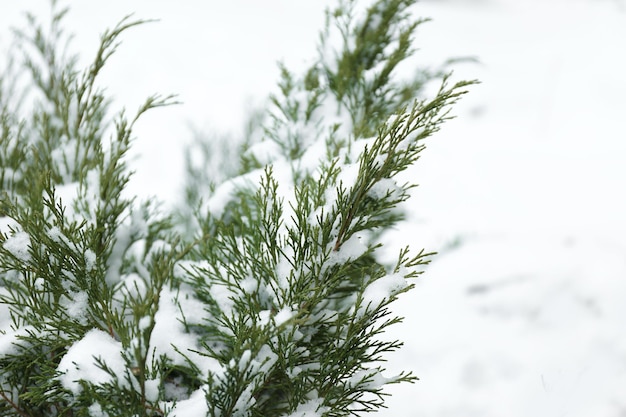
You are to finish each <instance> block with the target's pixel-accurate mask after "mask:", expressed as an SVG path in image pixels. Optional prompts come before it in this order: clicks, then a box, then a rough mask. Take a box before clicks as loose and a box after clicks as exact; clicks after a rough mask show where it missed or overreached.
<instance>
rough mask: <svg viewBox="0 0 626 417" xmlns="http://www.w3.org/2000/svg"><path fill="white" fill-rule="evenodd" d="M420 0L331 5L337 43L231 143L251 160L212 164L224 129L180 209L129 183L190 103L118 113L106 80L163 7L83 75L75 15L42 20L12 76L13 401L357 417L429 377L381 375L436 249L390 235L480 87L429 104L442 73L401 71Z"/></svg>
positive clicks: (2, 265) (5, 231)
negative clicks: (138, 142)
mask: <svg viewBox="0 0 626 417" xmlns="http://www.w3.org/2000/svg"><path fill="white" fill-rule="evenodd" d="M53 4H54V2H53ZM412 4H413V2H412V1H406V0H405V1H399V0H379V1H375V2H373V4H372V5H371V6H370V7H369V8H367V9H365V10H361V9H360V8H359V7H360V5H359V4H357V2H355V1H341V2H340V3H339V5H338V7H337V8H336V9H334V10H329V11H328V13H327V23H326V26H325V28H324V30H323V31H322V34H321V38H320V46H319V50H318V56H317V58H316V59H315V60H314V62H313V63H312V65H311V66H310V67H309V69H308V70H306V71H304V73H303V74H294V73H292V72H291V71H289V70H288V68H287V67H286V66H285V65H282V66H281V80H280V82H279V84H278V88H279V92H278V93H277V94H275V95H273V96H271V99H270V106H269V108H268V109H267V110H266V111H264V112H261V113H259V114H258V115H257V116H255V117H254V118H253V119H252V121H251V123H250V127H249V129H248V130H247V131H246V134H245V135H244V136H245V137H244V139H243V140H242V142H241V146H240V147H239V148H237V149H235V148H233V149H232V150H231V152H232V154H239V155H241V159H240V162H239V164H238V165H237V166H235V167H234V168H228V169H227V168H221V169H220V171H219V172H217V173H208V171H207V170H202V168H201V167H202V165H203V164H202V161H203V160H205V161H206V160H209V159H211V158H213V155H212V154H211V151H212V149H211V146H210V145H209V144H208V142H206V141H205V142H203V141H199V142H198V145H197V146H198V147H199V149H201V150H202V152H200V154H199V155H200V163H198V161H192V159H191V154H190V153H189V154H188V164H187V170H188V173H189V180H188V182H187V186H186V192H185V200H184V204H183V205H182V206H181V208H180V209H179V210H177V211H176V212H173V213H162V212H161V211H160V210H159V209H158V207H157V206H155V205H154V204H152V203H142V202H138V201H136V200H134V199H129V198H125V197H123V194H122V192H123V190H124V188H125V186H126V184H127V183H128V181H129V178H130V171H129V168H128V166H127V163H126V161H125V155H126V154H127V152H128V149H129V147H130V146H131V142H132V129H133V125H134V123H135V122H136V121H137V119H138V118H139V117H140V116H141V115H142V114H143V113H145V112H146V111H148V110H150V109H153V108H155V107H161V106H166V105H168V104H171V103H172V98H171V97H165V98H161V97H159V96H154V97H151V98H149V99H148V100H147V101H146V103H145V104H144V105H143V106H142V107H141V108H140V109H139V110H138V111H137V113H136V115H135V116H133V117H132V118H130V119H128V118H127V117H126V116H125V113H124V111H122V112H119V113H118V115H117V116H115V117H113V118H112V119H111V118H110V116H109V114H110V111H109V100H108V99H107V97H106V95H105V94H104V91H103V90H102V89H100V88H99V87H98V86H97V82H96V81H97V77H98V74H99V73H100V72H101V70H102V68H103V66H104V65H105V64H106V63H107V61H108V59H109V58H110V57H111V55H112V54H113V53H114V52H115V49H116V47H117V46H118V42H119V41H118V39H119V36H120V35H121V34H122V33H123V32H124V31H126V30H127V29H130V28H132V27H134V26H137V25H139V24H141V23H143V22H142V21H131V20H129V19H124V20H122V21H121V22H120V23H119V24H118V25H117V26H116V27H115V28H114V29H113V30H111V31H108V32H106V33H105V34H104V35H103V36H102V38H101V43H100V47H99V49H98V51H97V53H96V56H95V58H94V60H93V61H92V64H91V65H90V66H88V67H87V68H85V69H83V70H80V69H78V64H77V62H78V61H77V59H76V57H73V56H69V57H68V56H66V55H65V54H64V53H62V54H59V47H62V46H63V47H64V46H65V45H66V43H68V41H69V37H68V36H67V35H66V34H65V33H64V32H63V31H62V30H61V27H62V21H63V19H64V17H65V14H66V13H67V10H66V9H62V10H58V9H57V8H56V7H55V8H53V17H52V20H51V26H50V28H51V29H50V30H49V31H48V32H47V33H44V31H43V29H42V28H41V26H40V25H39V24H38V23H37V22H36V20H35V19H34V18H33V17H29V28H30V30H29V31H27V32H19V33H18V40H19V45H20V50H21V51H22V54H23V56H24V58H25V60H24V64H23V67H24V68H26V69H28V73H29V77H30V78H29V84H30V85H32V89H31V90H28V91H27V93H26V94H24V96H23V97H24V99H23V101H22V104H18V105H14V104H12V103H11V101H9V98H10V97H12V96H13V97H14V96H15V92H14V91H11V86H12V85H15V84H14V83H12V82H11V81H10V80H11V79H12V77H14V75H12V74H14V72H12V71H11V70H7V71H6V73H5V75H4V76H3V77H2V78H0V111H1V113H0V115H1V118H0V123H1V126H0V127H1V130H0V132H1V134H2V141H1V142H0V163H1V164H0V187H1V188H0V192H2V205H1V206H0V216H2V217H0V220H1V221H2V223H0V227H2V229H1V231H0V309H2V310H0V415H2V416H18V415H20V416H83V415H84V416H87V415H91V416H107V415H110V416H165V415H168V416H183V415H184V416H205V415H207V416H211V417H217V416H220V417H226V416H264V417H267V416H283V415H284V416H301V415H306V416H318V415H319V416H322V415H323V416H345V415H349V414H355V415H358V414H360V413H362V412H368V411H375V410H376V409H378V408H380V407H382V406H384V396H385V395H386V394H385V386H386V385H388V384H394V383H400V382H411V381H414V380H415V379H416V378H415V377H414V376H413V375H411V374H410V373H401V374H399V375H395V376H391V377H387V376H383V371H384V366H383V364H384V360H385V358H386V356H387V354H388V353H390V352H393V351H395V350H397V349H398V348H399V347H400V346H401V344H402V343H401V341H397V340H393V341H385V340H383V339H382V338H381V337H380V335H381V333H383V332H384V331H385V330H386V329H387V328H388V327H389V326H391V325H394V324H396V323H398V322H399V321H401V318H399V317H397V316H395V315H394V314H393V313H392V311H391V309H390V305H391V303H393V301H394V300H396V299H397V297H398V296H399V295H400V294H401V293H404V292H406V291H408V290H409V289H410V288H411V284H410V283H409V282H408V281H407V280H408V279H410V278H414V277H417V276H418V275H419V274H420V273H421V272H422V269H423V265H425V264H426V263H427V262H428V259H429V255H430V254H428V253H426V252H424V251H418V252H416V253H414V252H411V251H410V250H409V249H408V248H407V249H404V250H402V251H400V253H399V254H398V259H397V262H395V263H394V264H391V265H388V264H385V263H383V262H381V261H379V256H378V254H379V250H380V247H381V244H380V242H379V235H380V233H381V232H382V231H384V230H387V229H389V228H390V227H392V226H393V225H394V224H396V223H397V222H398V221H399V220H400V219H402V210H401V207H402V203H403V202H404V201H406V200H407V199H408V198H409V196H410V190H411V188H412V187H413V186H414V184H398V183H397V182H396V181H395V179H394V178H395V176H396V175H397V174H398V173H399V172H401V171H403V170H405V169H407V168H408V167H409V166H410V165H411V164H413V163H414V162H415V161H416V160H417V159H418V156H419V154H420V152H421V151H422V150H423V149H424V145H423V140H424V139H426V138H427V137H429V136H431V135H432V134H433V133H434V132H436V131H437V130H438V129H439V127H440V125H441V124H442V123H443V122H445V121H446V120H447V119H448V118H449V116H448V111H449V108H450V106H451V105H452V104H453V103H455V102H456V101H457V100H458V98H459V97H460V96H461V95H462V94H464V93H465V91H464V90H463V88H464V87H465V86H467V85H468V84H470V83H466V82H461V83H456V84H453V85H450V84H449V82H448V78H447V77H443V80H442V85H441V88H440V90H439V91H438V93H437V94H436V95H435V97H434V98H431V99H425V98H422V97H421V96H422V90H423V88H424V86H425V84H426V82H432V81H433V79H434V78H436V77H435V76H434V75H432V74H431V75H428V76H427V75H426V74H427V73H426V72H421V73H420V75H418V76H416V77H413V78H411V79H409V80H401V79H399V77H396V76H395V75H394V74H395V70H396V69H397V68H398V66H399V65H400V64H402V63H403V62H405V60H406V59H407V58H408V57H409V56H410V55H411V54H412V53H413V49H412V43H413V38H414V35H415V30H416V28H417V27H418V26H419V25H420V24H421V23H422V22H423V21H421V20H417V21H416V20H414V19H413V17H412V14H411V13H410V11H409V6H411V5H412ZM64 50H65V49H63V51H64ZM24 103H26V104H24ZM23 107H27V110H24V108H23ZM108 120H113V121H114V123H113V124H110V123H109V122H108ZM3 313H6V315H7V318H6V319H4V318H2V317H1V316H2V314H3ZM9 317H10V318H9Z"/></svg>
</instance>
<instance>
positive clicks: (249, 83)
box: [0, 0, 626, 417]
mask: <svg viewBox="0 0 626 417" xmlns="http://www.w3.org/2000/svg"><path fill="white" fill-rule="evenodd" d="M332 3H333V2H332V1H331V0H323V1H321V0H299V1H293V0H291V1H290V0H264V1H254V0H230V1H219V2H218V1H213V0H212V1H199V0H198V1H185V2H167V1H154V0H150V1H149V0H136V1H133V2H128V1H123V0H109V1H106V2H104V1H102V2H87V1H84V2H77V1H75V2H73V3H72V10H71V13H70V15H69V17H68V20H67V23H68V31H73V32H75V33H76V34H77V35H76V39H75V41H74V46H75V47H76V49H77V50H78V51H81V53H82V59H83V62H88V60H89V59H90V58H91V56H92V54H93V53H94V49H95V47H96V45H97V42H98V36H99V34H100V33H102V32H103V31H104V30H105V29H106V28H107V27H112V26H113V25H114V24H115V23H116V22H117V21H119V20H120V19H121V18H122V17H123V16H125V15H127V14H129V13H133V12H135V15H136V17H138V18H157V19H160V22H158V23H152V24H149V25H145V26H142V27H139V28H135V29H133V30H132V31H130V32H128V33H127V34H126V35H125V36H124V43H123V45H122V46H121V48H120V49H119V52H118V53H117V54H116V55H115V56H114V57H113V58H112V60H111V63H110V65H109V66H108V68H106V69H105V73H104V77H103V79H102V80H101V81H102V84H103V85H106V86H107V88H108V90H109V91H110V92H112V93H113V94H114V96H115V97H116V99H117V100H116V105H118V106H126V107H127V108H129V110H134V109H135V108H136V107H137V106H139V105H140V104H141V103H142V102H143V100H144V98H145V97H147V96H148V95H150V94H152V93H155V92H160V93H164V94H167V93H177V94H179V99H180V100H181V101H182V102H183V103H184V104H182V105H180V106H176V107H170V108H167V109H158V110H156V111H153V112H151V113H149V114H148V115H147V116H146V117H144V118H143V120H142V121H141V122H140V123H139V125H138V128H137V130H136V134H137V140H136V146H135V154H136V155H137V159H136V160H135V162H134V167H135V168H136V170H137V173H136V175H135V177H134V179H133V182H132V184H131V188H130V190H129V191H130V192H131V193H134V194H138V195H141V196H150V195H156V196H158V197H159V198H162V199H164V200H167V201H172V200H173V199H174V198H175V196H176V192H177V187H178V186H179V185H180V183H181V179H182V178H181V175H182V169H181V162H182V147H183V145H184V144H185V143H187V142H188V141H189V140H190V138H191V137H192V131H193V129H199V130H201V131H203V132H205V133H211V132H215V133H216V134H228V133H230V134H231V135H232V136H236V135H237V134H238V132H240V131H241V129H242V125H243V120H244V118H245V115H246V113H247V112H248V111H249V110H250V109H251V108H253V107H254V106H258V105H260V104H262V103H263V101H262V100H263V99H264V98H265V96H266V94H267V93H268V92H269V91H271V90H272V89H273V88H274V85H275V82H276V80H277V76H278V71H277V69H276V61H277V60H284V61H285V62H286V63H287V64H288V65H289V66H290V67H292V68H295V69H298V68H300V67H301V66H302V64H303V62H304V60H305V59H306V58H308V57H309V56H311V55H312V54H313V52H314V48H315V43H316V41H317V32H318V30H319V29H320V28H321V26H322V23H323V9H324V7H325V6H326V5H328V4H332ZM24 10H31V11H34V12H35V13H36V14H37V15H39V16H45V14H46V11H47V10H48V6H47V1H44V0H27V1H20V2H9V1H2V2H0V46H2V47H3V48H4V47H6V46H7V43H8V41H9V36H8V34H9V30H8V27H9V26H20V25H21V24H22V22H23V19H22V18H21V17H20V13H21V12H22V11H24ZM415 10H416V13H417V14H418V15H420V16H424V17H431V18H433V22H431V23H428V24H427V25H424V26H422V27H421V29H420V30H419V33H418V38H417V46H418V47H419V48H420V51H419V52H418V55H417V57H418V60H417V61H418V62H420V63H421V64H422V65H429V66H435V65H437V64H438V63H441V62H443V61H444V60H445V59H447V58H450V57H457V56H474V57H476V58H478V61H479V62H478V63H465V64H460V65H457V66H456V67H455V68H456V74H457V75H458V76H459V77H460V78H467V79H470V78H478V79H480V80H481V82H482V84H480V85H478V86H475V87H473V88H472V89H471V90H472V91H471V94H469V95H468V96H467V97H466V98H464V99H463V101H462V102H461V103H460V104H459V105H458V106H457V107H456V109H455V114H456V115H457V116H458V118H457V119H455V120H453V121H451V122H449V123H448V124H447V125H445V126H444V128H443V130H442V131H441V132H440V133H438V134H437V135H436V136H435V137H433V138H432V139H431V140H430V142H429V144H428V149H427V150H426V151H425V152H424V154H423V157H422V159H420V161H419V162H418V164H417V165H416V167H415V169H414V170H412V171H411V172H410V173H408V175H410V176H411V178H413V179H415V180H416V181H417V182H418V183H419V184H420V187H419V188H418V189H417V190H416V192H415V198H413V199H412V200H410V202H409V204H410V211H411V218H410V219H409V221H408V222H407V223H406V224H403V225H402V226H401V227H399V228H398V230H397V231H396V232H395V233H393V234H392V235H390V236H389V240H390V242H391V244H397V245H398V246H400V245H404V244H406V243H409V244H411V245H412V246H413V247H414V248H420V247H426V248H427V249H429V250H437V251H438V252H440V255H438V256H437V257H436V258H435V259H434V261H433V263H432V264H431V266H430V267H429V269H428V271H427V272H426V274H424V275H423V276H422V278H420V279H419V282H418V283H417V288H416V289H415V290H414V291H412V292H410V293H408V294H407V295H405V297H404V298H403V299H402V300H401V301H400V302H398V306H397V310H398V313H400V314H402V315H404V316H406V320H405V322H404V323H403V324H402V325H401V326H398V327H397V328H396V329H395V330H394V332H393V334H392V335H391V336H397V337H399V338H402V339H403V340H405V341H406V345H405V347H404V349H403V350H402V351H401V352H400V353H398V354H397V355H395V356H394V357H393V358H391V361H390V363H389V368H390V369H392V370H394V369H395V370H397V369H411V370H413V371H414V372H415V373H416V374H417V375H418V376H419V377H420V378H421V380H420V381H419V382H418V383H417V384H415V385H407V386H398V387H394V390H393V393H394V396H393V397H391V399H390V400H389V402H388V405H389V409H388V410H386V411H383V412H382V413H381V415H384V416H407V417H408V416H412V417H529V416H532V417H565V416H567V417H624V416H626V219H625V217H626V102H625V100H626V79H625V77H626V1H624V0H567V1H566V0H523V1H520V0H430V1H422V2H420V3H418V5H417V7H416V9H415ZM0 56H3V55H0Z"/></svg>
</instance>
